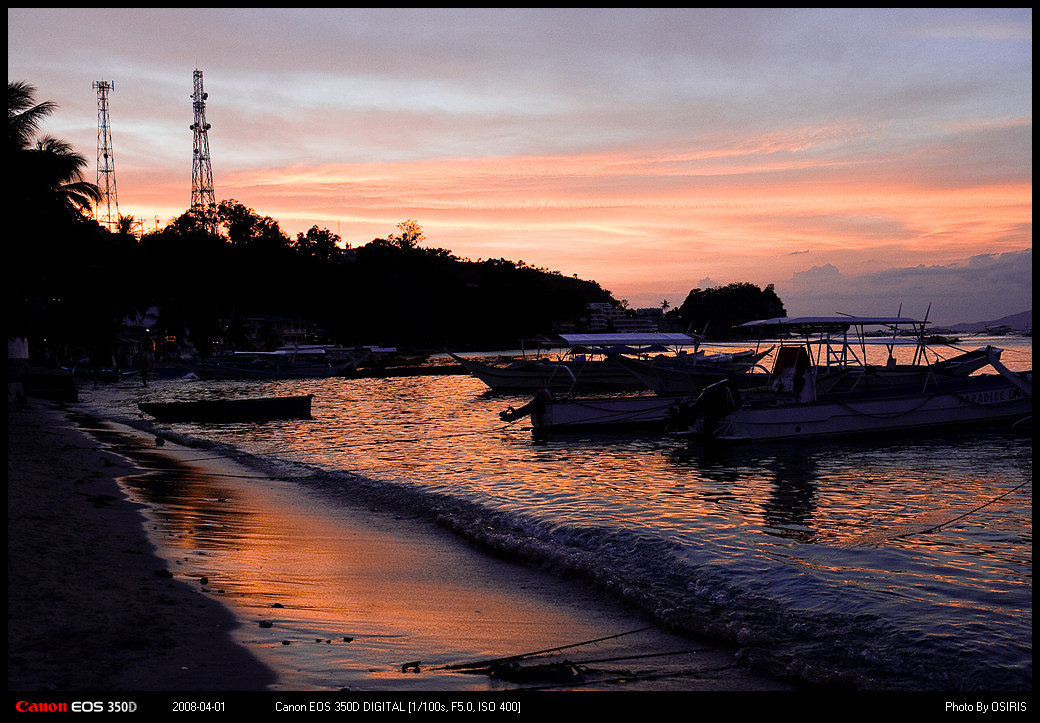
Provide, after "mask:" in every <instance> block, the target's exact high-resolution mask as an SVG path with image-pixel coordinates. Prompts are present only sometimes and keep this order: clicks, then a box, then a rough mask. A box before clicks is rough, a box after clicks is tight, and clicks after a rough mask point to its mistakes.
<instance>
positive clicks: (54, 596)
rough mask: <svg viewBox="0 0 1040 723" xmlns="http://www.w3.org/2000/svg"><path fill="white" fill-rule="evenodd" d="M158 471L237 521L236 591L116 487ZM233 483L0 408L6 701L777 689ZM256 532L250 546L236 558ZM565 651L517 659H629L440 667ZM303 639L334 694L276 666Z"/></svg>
mask: <svg viewBox="0 0 1040 723" xmlns="http://www.w3.org/2000/svg"><path fill="white" fill-rule="evenodd" d="M148 468H151V469H152V470H153V471H152V472H148ZM159 468H161V469H162V470H163V472H162V474H165V475H170V474H174V475H177V480H178V482H177V484H178V487H177V488H178V490H181V492H178V494H185V495H205V496H206V497H207V499H217V497H215V496H218V495H219V496H220V497H219V499H220V501H221V502H222V503H224V504H222V505H220V506H219V507H220V509H221V510H222V511H221V512H220V514H221V515H224V517H223V518H222V519H224V520H225V522H227V523H228V524H231V522H232V521H234V524H236V525H239V526H241V525H245V528H241V527H240V528H239V529H237V530H236V532H235V534H236V535H237V536H238V537H237V542H236V543H235V545H236V546H235V548H234V549H233V554H235V555H241V556H244V558H245V560H246V562H245V563H243V562H242V561H239V563H237V564H238V565H239V567H238V568H237V569H239V570H242V571H243V573H242V575H243V577H250V576H251V574H252V573H246V572H245V571H246V570H249V569H252V568H250V567H249V564H250V561H255V568H256V573H255V574H256V579H255V580H237V581H235V580H221V581H210V580H208V579H207V578H206V574H207V573H206V570H208V569H210V568H206V567H204V566H201V565H200V564H199V563H195V562H193V560H194V559H195V558H193V557H192V555H193V554H198V553H199V552H200V551H199V550H197V549H195V548H197V547H198V546H199V545H200V544H202V543H201V542H200V540H201V536H200V537H199V538H192V537H191V534H190V533H191V531H190V530H187V531H186V530H185V527H184V525H186V524H191V523H186V522H185V521H184V520H180V519H177V517H178V513H176V512H175V508H176V504H175V501H173V498H172V497H170V498H169V500H170V501H168V503H167V504H166V505H164V507H165V508H166V509H159V505H157V504H156V503H154V502H152V503H149V502H146V501H142V500H141V499H139V497H140V495H136V494H134V493H133V491H132V490H133V482H134V480H138V481H140V479H142V477H141V476H142V475H144V474H153V475H154V474H156V472H154V470H156V469H159ZM251 474H253V475H254V476H255V475H256V473H255V472H251V471H250V470H248V469H246V468H244V467H239V466H238V465H237V464H235V463H234V462H233V461H230V460H227V459H220V458H218V457H216V456H213V457H211V458H210V457H208V456H207V455H206V454H205V453H204V452H201V451H200V450H199V449H197V448H186V447H181V446H180V445H178V444H176V443H174V442H167V441H165V440H164V442H163V444H162V445H161V446H160V445H158V444H157V443H156V438H155V436H154V434H151V433H149V432H146V431H142V430H138V429H133V428H130V427H126V426H123V425H121V424H118V423H114V422H111V421H107V420H102V419H97V418H95V417H91V416H89V415H86V414H84V413H83V411H82V410H79V409H77V405H75V404H71V405H65V404H59V403H55V402H49V401H45V400H37V399H30V400H29V402H28V404H27V405H9V408H8V689H9V690H11V691H23V690H24V691H83V690H95V691H286V692H288V691H298V690H307V691H323V690H324V691H348V690H349V691H365V690H380V691H411V692H414V691H424V690H433V691H492V692H494V691H499V692H501V691H513V690H518V689H521V688H523V689H526V688H530V687H549V688H553V689H563V690H568V689H591V690H639V691H653V690H670V691H677V690H699V691H752V690H755V691H767V690H785V689H788V687H787V686H785V685H784V684H782V683H779V682H777V681H774V680H771V679H768V678H765V677H760V676H758V675H757V674H756V673H754V672H753V671H752V670H751V667H750V666H748V665H746V664H736V651H734V650H733V649H719V650H713V649H712V648H711V646H710V645H708V644H705V643H698V642H697V641H691V640H689V639H688V638H686V637H683V636H678V635H674V634H672V633H670V632H668V631H667V630H665V629H663V628H660V627H658V626H655V625H653V624H651V623H650V622H649V621H648V620H647V619H645V618H643V617H642V616H640V615H638V614H637V613H635V612H634V611H632V610H629V609H627V608H625V607H624V606H622V605H620V604H618V605H615V604H612V603H611V602H610V601H609V600H604V599H603V598H602V597H601V596H599V595H594V594H592V592H591V591H589V590H587V589H585V588H584V587H583V586H582V585H581V583H579V582H576V581H569V580H563V579H560V578H558V577H555V576H553V575H551V574H549V573H545V572H540V571H537V570H531V569H527V568H524V567H522V566H519V565H515V564H512V563H509V562H505V561H502V560H498V559H494V558H492V557H489V556H487V555H486V554H484V553H483V552H481V551H480V550H476V549H473V548H471V547H470V546H468V545H467V544H465V543H463V542H461V541H459V540H457V539H455V538H453V537H452V536H450V535H449V534H448V533H446V532H444V531H441V530H438V529H436V528H434V527H432V526H430V525H429V524H427V523H424V522H420V521H417V520H408V519H399V518H398V517H396V516H395V515H393V514H391V513H388V512H386V511H378V510H372V509H367V510H365V509H359V510H357V511H356V514H355V515H354V516H353V517H351V518H349V519H341V520H337V521H336V528H337V529H336V530H335V531H332V530H330V529H327V526H328V521H327V520H323V519H320V518H318V517H317V516H309V515H308V514H307V504H308V501H307V500H306V499H301V498H299V497H298V495H297V492H295V491H294V490H293V489H292V486H291V485H289V484H284V483H283V484H282V485H281V486H279V485H278V483H277V482H272V481H271V480H260V479H259V478H257V479H253V480H251V479H250V475H251ZM149 479H151V482H150V484H153V485H154V484H159V483H160V479H161V478H149ZM251 483H255V484H251ZM193 485H204V487H198V486H193ZM261 490H262V493H261ZM232 497H233V498H234V499H233V500H232V499H231V498H232ZM232 502H233V504H231V503H232ZM312 517H313V518H312ZM162 520H165V522H163V521H162ZM195 524H198V522H196V523H195ZM221 524H224V523H223V522H222V523H221ZM178 526H179V527H178ZM254 537H255V538H256V539H262V540H264V543H263V544H264V546H263V547H258V548H255V549H254V548H253V547H251V545H252V544H253V543H251V542H250V539H252V538H254ZM185 540H189V542H185ZM272 540H274V541H275V542H274V543H272V542H271V541H272ZM278 541H281V542H278ZM272 544H274V545H275V547H272V546H271V545H272ZM277 545H282V546H283V547H282V548H279V547H277ZM192 546H194V547H192ZM271 550H277V552H274V553H273V552H271ZM202 552H206V551H202ZM228 554H231V553H228ZM250 555H253V556H254V557H249V556H250ZM301 556H302V558H301ZM332 558H335V559H334V560H333V559H332ZM333 563H335V565H337V566H338V567H337V568H336V569H342V565H344V564H349V565H350V570H351V574H350V576H349V579H343V580H337V581H336V585H335V587H336V590H337V595H338V597H337V598H336V600H335V601H331V602H323V598H322V597H321V593H318V592H315V591H314V590H311V589H309V588H312V587H313V588H315V589H319V590H320V589H323V587H328V586H329V583H328V581H327V580H326V581H324V582H321V581H319V582H321V584H317V583H316V582H315V580H316V578H314V575H315V574H318V573H314V572H312V571H311V570H308V572H307V576H302V575H301V573H300V569H301V568H302V567H304V566H307V567H308V568H313V569H314V570H320V569H321V568H322V567H323V566H326V565H328V566H331V565H333ZM208 564H212V563H208ZM210 574H212V573H210ZM259 588H262V590H260V589H259ZM272 601H274V602H273V603H272ZM344 601H346V602H344ZM326 604H327V605H330V606H335V607H336V610H335V611H334V614H333V612H332V611H330V612H329V620H334V621H335V622H334V623H332V622H330V625H333V624H334V625H335V626H336V628H335V629H324V630H320V631H315V630H313V629H310V628H305V627H304V626H303V624H302V623H300V621H299V620H298V619H294V616H293V608H294V607H295V608H297V609H298V610H302V611H306V612H307V619H309V620H312V619H313V615H314V610H315V609H317V608H320V607H321V606H322V605H326ZM343 608H349V609H345V610H344V609H343ZM319 614H320V611H319ZM637 631H638V634H633V635H629V634H630V633H634V632H637ZM579 642H587V643H590V644H588V645H584V646H579V645H574V647H573V648H569V647H568V649H565V650H563V651H560V652H559V653H558V654H557V656H556V657H555V658H548V659H546V658H540V657H539V658H537V659H535V658H531V659H530V660H535V661H542V662H545V661H548V663H547V664H550V665H556V666H557V667H556V668H555V669H554V673H555V674H559V673H560V670H561V668H564V667H566V664H567V661H568V660H575V659H582V657H583V656H584V657H585V658H586V659H587V658H589V656H590V654H592V653H594V656H593V657H595V658H598V659H600V660H625V659H627V660H629V661H630V662H628V663H624V664H621V663H616V662H614V663H609V664H603V665H605V666H606V668H607V669H608V673H609V674H608V675H601V676H599V678H597V679H596V680H594V681H591V682H589V681H587V680H586V679H584V678H580V677H578V676H575V677H574V678H573V680H568V679H567V678H566V677H563V678H562V679H561V678H560V677H559V676H557V677H556V679H555V680H547V679H546V678H544V677H541V678H539V679H537V680H531V679H528V680H522V679H516V678H514V679H510V680H506V679H505V678H504V677H502V676H499V675H488V674H486V673H487V667H486V666H485V667H484V668H482V669H481V668H478V670H480V671H481V672H480V673H479V674H473V673H469V672H459V671H458V670H456V669H455V668H453V667H452V666H453V665H454V664H459V663H466V662H471V661H475V662H481V661H485V660H489V659H496V658H500V657H509V656H512V655H515V654H520V653H530V652H535V651H542V650H547V649H551V648H555V647H558V646H559V647H565V646H569V645H570V644H576V643H579ZM305 644H309V645H310V646H311V649H310V650H320V651H328V652H327V653H325V652H321V654H322V655H326V656H329V657H328V662H327V663H322V664H323V665H326V666H327V667H334V668H335V676H336V677H335V681H334V685H330V684H329V681H328V676H327V670H326V675H325V677H321V676H318V675H317V674H314V673H312V672H310V671H308V670H306V669H305V666H301V665H300V663H299V658H298V657H296V658H294V657H293V655H296V656H299V655H300V653H301V652H304V654H305V655H307V656H311V657H310V658H308V660H310V659H312V658H313V659H314V660H319V662H320V659H319V658H314V655H315V654H314V653H312V652H305V651H307V649H306V648H304V647H303V646H304V645H305ZM316 645H317V646H318V647H315V646H316ZM321 646H324V647H321ZM684 649H686V650H691V653H690V655H689V656H688V657H687V658H685V659H683V660H681V661H677V662H676V663H675V664H674V665H677V666H680V668H675V667H674V666H673V668H672V670H678V669H683V670H684V671H685V672H684V673H683V674H682V675H680V676H668V675H659V673H660V668H658V667H655V668H654V671H655V675H652V676H646V677H645V678H643V679H641V678H640V675H639V674H638V670H639V669H638V664H636V668H634V669H633V668H632V667H631V666H632V665H633V663H632V662H631V661H632V660H634V659H636V658H637V657H643V656H647V657H649V656H651V655H655V654H657V655H659V654H661V653H662V652H665V651H676V650H684ZM525 662H527V661H526V660H525ZM691 665H692V666H694V668H695V670H693V671H690V670H689V669H688V666H691ZM633 670H635V671H636V672H633Z"/></svg>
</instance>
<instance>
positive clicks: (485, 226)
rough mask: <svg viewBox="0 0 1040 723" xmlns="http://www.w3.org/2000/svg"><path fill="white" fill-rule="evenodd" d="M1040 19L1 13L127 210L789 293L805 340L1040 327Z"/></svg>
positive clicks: (680, 295)
mask: <svg viewBox="0 0 1040 723" xmlns="http://www.w3.org/2000/svg"><path fill="white" fill-rule="evenodd" d="M1032 19H1033V16H1032V11H1031V10H1028V9H1024V10H1023V9H983V10H977V9H963V10H959V9H953V10H946V9H938V10H936V9H926V10H912V9H911V10H840V9H839V10H826V9H824V10H784V9H778V10H739V9H738V10H683V9H677V10H669V9H665V10H640V9H635V10H623V9H622V10H618V9H608V10H595V9H588V10H581V9H579V10H552V9H549V10H539V9H516V10H468V9H461V10H438V9H405V10H393V9H383V10H351V9H347V10H336V9H332V10H320V9H319V10H293V9H281V10H279V9H270V10H267V9H259V10H248V9H242V10H219V9H206V10H195V9H180V8H176V9H141V10H138V9H128V10H121V9H91V8H75V9H48V8H41V9H17V8H16V9H8V31H7V32H8V43H7V56H8V80H9V81H26V82H28V83H30V84H32V85H34V86H35V87H36V88H37V100H38V101H43V100H51V101H54V102H55V103H57V104H58V105H59V109H58V110H57V112H56V113H54V114H53V115H52V116H51V117H50V119H49V120H48V121H47V122H46V124H45V125H44V128H43V131H44V132H45V133H47V134H50V135H55V136H57V137H59V138H63V139H65V140H67V141H69V142H71V143H72V144H73V145H74V146H75V148H76V149H77V150H78V151H80V152H81V153H82V154H83V155H85V156H86V157H87V158H88V159H89V161H90V163H89V173H88V176H89V180H95V177H94V174H95V173H96V155H97V125H98V119H97V95H96V92H95V91H94V90H93V88H92V87H91V86H92V83H93V82H94V81H96V80H108V81H111V82H113V83H114V84H115V90H114V91H113V92H112V93H111V95H110V116H111V129H112V137H113V146H114V147H113V151H114V154H113V155H114V159H115V176H116V182H117V188H118V201H119V211H120V213H121V214H123V215H133V216H137V217H139V218H142V219H144V227H145V229H146V230H152V229H154V228H155V227H156V224H157V223H158V225H160V226H161V225H165V224H166V223H167V222H168V221H169V220H170V219H172V218H174V217H176V216H179V215H180V214H181V213H183V212H184V211H185V210H186V209H187V207H188V206H189V204H190V200H191V173H192V147H193V146H192V143H193V138H192V131H191V130H189V126H190V125H191V123H192V122H193V120H194V118H193V112H192V103H191V98H190V96H191V94H192V91H193V86H192V73H193V71H194V70H195V69H196V68H197V69H199V70H201V71H203V74H204V81H205V90H206V92H207V93H208V94H209V99H208V101H207V105H206V116H207V121H208V122H209V123H210V124H211V125H212V128H211V130H210V131H209V142H210V149H211V155H212V166H213V177H214V187H215V191H216V197H217V200H218V201H220V200H224V199H229V198H234V199H237V200H238V201H240V202H241V203H243V204H245V205H246V206H248V207H250V208H253V209H254V210H256V211H257V213H259V214H260V215H262V216H270V217H272V218H274V219H276V220H277V221H278V222H279V223H280V225H281V227H282V229H283V231H285V232H286V233H288V234H289V235H291V236H295V235H296V233H297V232H300V231H306V230H307V229H308V228H310V227H311V226H313V225H318V226H319V227H323V228H328V229H330V230H331V231H333V232H335V233H338V234H339V235H340V236H341V237H342V239H343V241H344V242H346V243H347V244H350V245H351V246H360V245H363V244H365V243H367V242H369V241H371V240H372V239H373V238H376V237H385V236H387V235H388V234H390V233H394V232H396V228H395V226H396V224H397V223H398V222H400V221H403V220H405V219H415V220H417V221H418V222H419V223H420V224H421V225H422V227H423V229H424V231H425V234H426V237H427V241H426V245H427V246H431V247H438V248H444V249H448V250H450V251H451V252H452V253H453V254H455V255H456V256H459V257H462V258H469V259H472V260H478V259H487V258H506V259H510V260H513V261H524V262H525V263H527V264H530V265H533V266H538V267H542V268H546V269H550V270H554V271H559V272H560V273H562V274H564V275H566V276H571V275H577V276H578V277H580V278H583V279H591V280H595V281H598V282H599V283H600V284H601V285H602V286H603V287H604V288H606V289H608V290H610V291H611V292H613V294H614V296H615V298H617V299H625V300H627V301H628V302H629V305H630V306H632V307H642V306H657V307H659V306H661V304H662V302H663V301H665V300H667V301H668V303H669V304H670V305H671V306H672V307H675V306H678V305H679V304H681V303H682V301H683V299H684V298H685V297H686V295H687V294H688V293H689V292H690V290H691V289H694V288H698V287H699V288H705V287H707V286H712V285H716V284H719V285H725V284H729V283H733V282H744V281H747V282H751V283H754V284H757V285H759V286H763V287H764V286H765V285H767V284H774V285H775V287H776V290H777V293H778V294H779V295H780V297H781V299H782V300H783V301H784V304H785V306H786V308H787V311H788V313H789V314H790V315H792V316H799V315H807V314H834V313H851V314H867V315H880V314H892V313H895V312H896V311H897V310H898V309H899V307H900V306H902V311H903V313H904V315H909V316H917V317H923V316H924V314H925V312H926V310H927V308H928V305H929V304H931V312H930V316H929V318H930V319H932V320H934V321H935V322H937V323H940V324H943V323H956V322H967V321H985V320H991V319H996V318H999V317H1001V316H1004V315H1007V314H1013V313H1017V312H1020V311H1025V310H1027V309H1031V308H1032V240H1033V232H1032V160H1033V159H1032V130H1033V122H1032V106H1033V99H1032V61H1033V57H1032V56H1033V52H1032V51H1033V43H1032Z"/></svg>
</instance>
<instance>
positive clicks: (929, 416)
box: [670, 317, 1033, 441]
mask: <svg viewBox="0 0 1040 723" xmlns="http://www.w3.org/2000/svg"><path fill="white" fill-rule="evenodd" d="M926 323H927V322H922V321H918V320H915V319H908V318H904V317H808V318H796V319H786V318H778V319H769V320H764V321H757V322H749V323H748V324H745V325H744V326H745V327H749V328H754V327H758V328H761V329H769V330H770V331H771V332H775V333H776V334H777V335H779V336H787V335H791V334H801V335H802V336H803V337H804V344H803V345H802V346H784V347H782V348H781V349H780V350H779V352H778V353H777V355H776V357H775V359H774V364H773V370H772V372H771V374H770V378H769V380H768V384H767V385H766V386H765V387H762V388H756V389H749V390H740V389H738V388H737V387H736V386H735V385H733V383H732V382H730V381H726V382H720V383H718V384H716V385H712V386H711V387H709V388H707V389H705V390H704V392H702V393H701V395H699V396H698V397H697V398H696V399H692V398H686V399H684V400H680V401H679V402H678V403H677V407H676V409H675V410H674V413H673V418H672V419H671V420H670V425H671V426H672V427H673V429H675V431H676V433H678V434H689V435H696V436H700V437H704V438H708V439H713V440H725V441H753V440H784V439H806V438H815V437H829V436H837V435H849V434H863V433H878V432H890V431H900V430H911V429H921V428H937V427H943V426H951V425H966V424H984V423H1017V422H1019V421H1022V420H1024V419H1027V418H1029V417H1031V416H1032V397H1033V391H1032V388H1033V382H1032V372H1031V371H1030V372H1012V371H1010V370H1009V369H1007V368H1006V367H1005V366H1004V365H1003V364H1002V363H1001V362H1000V352H1001V350H1000V349H997V348H995V347H986V348H985V349H984V350H976V352H980V351H981V352H984V354H985V362H984V364H985V365H988V366H990V367H992V368H993V370H994V372H995V373H988V374H972V372H974V371H978V370H980V369H981V368H982V367H983V365H979V364H978V363H977V362H978V357H979V356H980V354H979V353H975V354H972V355H970V356H969V357H965V358H962V359H961V360H960V361H959V362H957V364H958V365H959V366H953V367H950V366H949V365H947V366H940V365H938V364H932V363H930V362H929V360H928V354H927V353H928V349H927V347H926V346H925V342H924V340H925V336H924V325H925V324H926ZM867 327H882V328H884V329H885V330H886V331H887V332H890V333H892V338H891V339H887V340H884V341H882V342H881V343H883V344H886V345H888V346H889V347H890V348H889V353H890V358H892V357H891V351H892V347H893V346H894V345H896V344H899V343H900V342H906V341H909V342H910V343H911V344H914V345H915V350H914V354H913V356H914V363H913V364H911V365H905V367H902V368H900V366H899V365H895V364H894V362H893V363H892V364H891V365H889V366H890V367H891V368H893V369H895V370H896V371H898V374H897V373H896V371H894V372H893V374H892V376H889V377H886V376H885V375H884V372H883V370H882V369H881V368H878V369H877V370H876V373H874V371H873V370H872V369H871V368H870V367H869V366H868V365H866V364H865V363H864V360H865V347H866V345H867V343H868V336H867V334H866V332H865V329H866V328H867ZM850 329H855V330H856V337H857V338H856V339H850V338H849V335H848V333H849V331H850ZM904 333H905V334H908V335H909V336H906V335H904ZM857 348H858V349H859V352H860V354H862V357H861V356H860V355H859V354H857ZM940 364H941V363H940ZM969 369H970V370H971V371H969V372H968V374H965V373H964V372H965V371H966V370H969ZM969 374H970V375H969ZM830 382H833V383H830Z"/></svg>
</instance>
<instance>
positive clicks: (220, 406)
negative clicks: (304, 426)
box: [137, 394, 314, 422]
mask: <svg viewBox="0 0 1040 723" xmlns="http://www.w3.org/2000/svg"><path fill="white" fill-rule="evenodd" d="M313 399H314V395H313V394H306V395H299V396H286V397H254V398H247V399H204V400H194V401H187V402H141V403H139V404H138V405H137V406H138V408H139V409H140V410H141V411H142V412H144V413H145V414H149V415H151V416H153V417H155V418H156V419H157V420H158V421H160V422H266V421H270V420H274V419H306V418H308V417H310V416H311V401H312V400H313Z"/></svg>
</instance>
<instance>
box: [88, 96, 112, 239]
mask: <svg viewBox="0 0 1040 723" xmlns="http://www.w3.org/2000/svg"><path fill="white" fill-rule="evenodd" d="M91 87H92V88H94V89H95V90H97V119H98V130H97V186H98V190H100V191H101V198H99V199H98V202H97V206H96V208H95V210H94V219H95V220H96V221H97V222H98V223H101V224H104V225H105V226H107V227H108V230H109V231H113V232H114V231H115V230H116V228H117V226H118V224H119V200H118V198H117V197H116V160H115V158H113V156H112V127H111V125H109V120H108V93H109V91H111V90H115V89H116V84H115V83H111V82H109V81H107V80H95V81H94V84H93V85H92V86H91ZM113 209H115V216H114V217H113V216H112V210H113Z"/></svg>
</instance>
